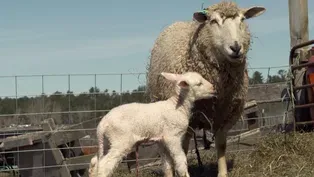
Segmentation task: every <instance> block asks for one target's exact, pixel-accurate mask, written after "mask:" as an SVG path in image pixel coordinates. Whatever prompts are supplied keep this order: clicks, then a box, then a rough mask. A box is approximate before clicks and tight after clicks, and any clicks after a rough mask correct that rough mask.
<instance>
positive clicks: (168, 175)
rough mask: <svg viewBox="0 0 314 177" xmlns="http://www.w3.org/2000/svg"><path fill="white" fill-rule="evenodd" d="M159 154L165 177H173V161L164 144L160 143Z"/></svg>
mask: <svg viewBox="0 0 314 177" xmlns="http://www.w3.org/2000/svg"><path fill="white" fill-rule="evenodd" d="M159 152H160V155H161V159H162V165H163V172H164V177H173V161H172V159H171V157H170V154H169V151H168V150H167V148H165V146H164V144H162V143H159Z"/></svg>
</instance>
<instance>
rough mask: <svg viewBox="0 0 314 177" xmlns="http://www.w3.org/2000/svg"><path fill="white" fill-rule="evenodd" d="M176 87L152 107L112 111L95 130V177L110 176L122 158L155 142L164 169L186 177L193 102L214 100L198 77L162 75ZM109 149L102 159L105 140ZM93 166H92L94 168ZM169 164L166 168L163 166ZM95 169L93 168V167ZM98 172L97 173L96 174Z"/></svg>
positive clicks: (134, 105) (211, 90) (133, 105)
mask: <svg viewBox="0 0 314 177" xmlns="http://www.w3.org/2000/svg"><path fill="white" fill-rule="evenodd" d="M161 75H162V76H163V77H165V78H166V79H167V80H169V81H172V82H173V84H176V87H175V88H176V89H175V90H174V91H173V92H174V94H173V95H174V96H172V97H171V98H169V99H168V100H165V101H158V102H154V103H148V104H144V103H130V104H125V105H121V106H118V107H116V108H114V109H112V110H111V111H110V112H109V113H108V114H107V115H106V116H104V117H103V119H102V120H101V121H100V123H99V125H98V127H97V138H98V145H99V151H98V163H97V160H95V159H94V162H93V163H94V164H95V163H97V170H95V169H93V170H91V171H94V173H95V175H93V176H97V175H96V173H97V174H98V177H100V176H101V177H108V176H111V174H112V173H113V171H114V169H115V168H116V167H117V165H118V164H119V162H120V161H121V159H122V158H123V156H125V155H127V154H128V153H129V152H130V151H131V149H132V148H133V147H134V146H137V145H138V144H139V143H141V142H147V141H156V142H157V143H158V145H159V146H160V148H161V152H163V153H162V155H163V163H164V166H169V165H170V166H172V162H173V166H174V168H175V171H176V172H177V173H178V175H179V176H180V177H189V173H188V168H187V159H186V155H185V153H184V151H183V149H182V145H181V142H182V138H183V136H184V134H185V133H186V130H187V128H188V125H189V118H190V112H191V108H192V106H193V104H194V102H195V101H196V100H200V99H206V98H210V97H212V96H214V95H213V94H214V88H213V85H212V84H211V83H209V82H208V81H207V80H205V79H204V78H203V77H202V76H201V75H200V74H199V73H196V72H187V73H184V74H172V73H165V72H163V73H161ZM105 138H106V140H108V142H109V143H110V149H109V151H108V153H107V154H106V155H105V156H104V140H105ZM94 164H93V165H94ZM165 164H168V165H165ZM95 167H96V166H95ZM96 171H97V172H96Z"/></svg>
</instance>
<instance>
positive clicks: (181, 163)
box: [164, 137, 190, 177]
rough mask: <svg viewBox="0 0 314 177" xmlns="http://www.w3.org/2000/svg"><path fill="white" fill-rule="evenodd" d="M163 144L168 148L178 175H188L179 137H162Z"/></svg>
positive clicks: (182, 176)
mask: <svg viewBox="0 0 314 177" xmlns="http://www.w3.org/2000/svg"><path fill="white" fill-rule="evenodd" d="M164 142H165V146H166V147H167V149H168V150H169V153H170V156H171V157H172V159H173V162H174V166H175V169H176V172H177V173H178V175H179V176H180V177H190V175H189V172H188V167H187V158H186V155H185V153H184V151H183V149H182V145H181V144H182V143H181V138H180V137H171V138H165V139H164Z"/></svg>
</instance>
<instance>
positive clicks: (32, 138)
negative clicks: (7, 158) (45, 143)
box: [0, 132, 49, 150]
mask: <svg viewBox="0 0 314 177" xmlns="http://www.w3.org/2000/svg"><path fill="white" fill-rule="evenodd" d="M46 136H49V133H47V132H36V133H27V134H24V135H19V136H11V137H8V138H6V139H4V140H3V141H2V143H1V144H0V149H1V150H9V149H13V148H17V147H22V146H30V145H33V144H35V143H37V142H41V139H42V138H43V137H46Z"/></svg>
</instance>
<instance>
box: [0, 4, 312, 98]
mask: <svg viewBox="0 0 314 177" xmlns="http://www.w3.org/2000/svg"><path fill="white" fill-rule="evenodd" d="M217 2H219V0H209V1H205V0H194V1H191V0H189V1H188V0H171V1H168V0H167V1H166V0H158V1H147V0H146V1H144V0H134V1H132V3H130V1H126V0H119V1H118V0H115V1H113V0H93V1H86V0H66V1H65V0H54V1H41V0H28V1H17V0H15V1H13V0H11V1H2V2H1V3H0V39H1V40H0V62H1V63H2V64H1V70H0V76H12V75H46V74H48V75H53V74H59V75H60V74H64V76H44V83H42V77H39V76H36V77H18V78H17V86H16V87H17V90H15V80H14V79H15V78H14V77H0V84H1V88H0V96H13V95H15V93H16V92H17V94H18V95H35V94H40V93H41V92H42V91H44V92H45V93H47V94H49V93H53V92H55V91H57V90H58V91H62V92H66V91H67V90H68V85H69V84H68V76H67V74H105V73H130V72H132V73H142V72H145V70H146V65H147V62H148V57H149V54H150V50H151V49H152V46H153V44H154V41H155V39H156V38H157V36H158V34H159V33H160V32H161V31H162V29H163V28H164V27H166V26H168V25H170V24H171V23H173V22H175V21H186V20H191V19H192V15H193V12H194V11H198V10H200V9H201V4H202V3H204V6H208V5H211V4H214V3H217ZM236 2H237V3H238V4H239V6H241V7H250V6H255V5H256V6H264V7H265V8H266V9H267V10H266V12H265V13H264V14H263V15H261V16H259V17H256V18H252V19H249V20H247V22H248V24H249V26H250V31H251V33H252V34H253V35H254V36H255V37H256V38H254V40H253V45H252V50H251V51H250V52H249V53H248V56H249V67H250V68H256V67H269V66H283V65H288V55H289V50H290V37H289V21H288V20H289V16H288V1H286V0H276V1H272V0H250V1H248V0H237V1H236ZM308 3H309V7H311V6H312V7H313V5H314V1H310V0H309V2H308ZM313 19H314V13H313V12H310V11H309V29H310V39H311V38H313V37H314V36H313V32H311V30H313V28H314V23H313V22H311V21H313ZM251 71H253V69H252V70H251ZM259 71H261V72H263V73H265V72H267V70H264V69H263V70H259ZM276 71H277V69H272V70H271V73H275V72H276ZM120 78H121V76H120V75H99V76H98V75H97V77H96V85H97V87H99V88H100V89H101V90H104V89H106V88H109V89H110V90H113V89H114V90H117V91H119V90H120V82H121V80H120ZM122 78H123V80H122V83H123V86H122V90H132V89H134V88H136V87H137V86H138V85H140V84H144V83H145V76H144V75H141V76H140V77H139V75H137V74H131V75H128V76H123V77H122ZM70 83H71V84H70V89H71V90H73V91H74V92H82V91H88V89H89V88H90V87H91V86H93V85H95V76H94V75H89V76H71V77H70ZM42 87H43V88H44V89H42Z"/></svg>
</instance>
